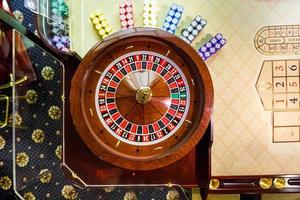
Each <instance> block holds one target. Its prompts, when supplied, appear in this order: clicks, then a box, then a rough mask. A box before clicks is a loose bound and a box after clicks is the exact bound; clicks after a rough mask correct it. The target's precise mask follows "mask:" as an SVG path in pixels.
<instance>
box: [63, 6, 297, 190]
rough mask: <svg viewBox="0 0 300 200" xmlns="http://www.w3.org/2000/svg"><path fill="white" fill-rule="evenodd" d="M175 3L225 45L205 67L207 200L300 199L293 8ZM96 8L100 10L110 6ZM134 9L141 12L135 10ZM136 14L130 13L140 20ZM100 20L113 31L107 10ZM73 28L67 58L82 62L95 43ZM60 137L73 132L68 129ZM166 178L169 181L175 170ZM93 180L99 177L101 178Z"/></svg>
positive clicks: (93, 38) (114, 15)
mask: <svg viewBox="0 0 300 200" xmlns="http://www.w3.org/2000/svg"><path fill="white" fill-rule="evenodd" d="M167 2H169V1H166V2H164V3H162V7H164V6H165V7H166V4H165V3H167ZM98 3H99V2H98ZM177 3H181V4H183V5H185V11H186V12H188V13H190V14H191V15H192V14H195V15H196V14H198V13H201V15H203V16H205V17H206V18H207V19H208V22H209V23H211V26H209V25H208V26H207V27H206V28H205V30H204V32H203V34H204V35H205V34H206V33H215V32H219V31H221V32H222V33H223V34H224V35H225V36H227V38H228V44H227V46H226V47H225V48H224V50H223V51H222V52H220V53H218V54H217V55H216V56H214V57H213V58H211V59H209V60H208V61H206V65H207V67H208V69H209V72H210V74H211V76H212V80H213V84H214V89H215V103H214V113H213V123H212V124H211V125H213V140H214V143H213V146H212V150H211V151H210V150H209V151H208V152H209V153H210V154H209V156H208V158H209V159H208V160H211V165H210V166H209V170H208V171H210V170H211V174H210V173H207V175H209V176H210V175H211V185H210V192H212V193H264V192H266V193H268V192H299V182H300V181H299V174H300V172H299V167H298V166H299V162H300V160H299V134H298V132H299V130H298V128H299V122H298V120H297V116H298V112H299V107H298V104H297V102H298V101H297V100H296V99H297V98H298V96H297V95H298V93H299V89H298V88H297V85H298V82H297V81H298V76H299V74H297V72H298V63H299V62H298V56H299V51H298V49H299V45H298V44H299V42H298V41H299V25H298V24H299V21H298V19H299V16H298V14H297V11H296V10H295V8H297V6H299V5H298V3H297V2H294V1H285V2H272V3H270V2H265V1H251V2H244V1H238V2H237V1H227V2H226V3H224V2H223V3H222V2H221V1H211V3H208V2H204V1H203V2H201V4H200V3H199V5H198V4H197V5H193V4H189V3H186V2H185V1H177ZM81 4H82V2H81ZM78 5H79V4H78ZM86 5H87V6H86V7H85V8H86V9H85V10H84V11H83V12H82V13H81V15H82V16H83V17H82V19H86V20H87V16H88V14H89V13H90V12H91V11H94V8H93V6H92V5H94V4H86ZM99 5H101V6H102V7H103V8H108V7H109V6H116V5H115V4H113V5H108V4H106V5H104V4H103V5H102V4H99ZM137 8H141V5H140V4H139V3H137ZM72 9H74V11H75V12H73V13H76V10H77V11H78V9H79V8H78V7H77V6H76V5H73V6H72ZM105 10H107V11H105ZM136 10H137V11H136V12H137V13H139V12H141V11H138V9H136ZM215 10H218V12H215ZM71 11H72V10H71ZM290 11H294V12H292V13H293V14H292V15H286V13H287V12H290ZM104 12H106V13H105V14H106V16H107V17H108V16H112V18H113V19H115V20H113V21H112V26H113V27H114V26H115V27H117V25H118V23H119V21H118V20H119V19H117V13H110V12H109V9H104ZM160 14H161V15H163V14H162V13H160ZM76 20H78V18H76V17H73V18H71V24H72V26H73V29H72V28H71V33H70V35H71V38H72V37H73V38H75V40H73V41H78V43H76V42H74V43H73V50H76V51H77V52H78V53H79V54H80V55H82V56H83V55H85V54H86V53H87V52H88V50H89V49H90V48H91V46H93V45H94V44H95V42H96V41H97V40H98V38H97V35H96V34H95V33H94V32H93V30H92V28H91V27H90V24H88V23H84V22H82V23H75V22H76ZM158 26H160V24H159V25H158ZM74 27H75V28H74ZM76 27H77V28H78V27H84V28H82V29H76ZM72 30H75V31H73V32H72ZM76 30H81V32H78V31H76ZM82 36H85V37H82ZM284 41H287V42H284ZM294 66H295V67H294ZM71 71H72V70H71ZM71 73H74V71H73V72H71ZM282 82H283V83H284V84H283V86H282ZM294 82H295V83H294ZM289 83H291V84H289ZM67 87H70V85H67ZM280 87H282V88H280ZM274 88H275V90H273V89H274ZM270 89H271V90H270ZM77 98H79V97H77ZM288 98H290V99H291V100H292V101H290V99H288ZM91 101H92V100H91ZM276 102H277V104H274V103H276ZM67 106H68V105H67ZM96 110H97V109H96ZM89 112H90V111H89V110H88V111H86V113H89ZM92 113H93V114H95V113H97V111H96V112H92ZM286 119H292V120H291V121H289V120H286ZM66 120H72V118H71V113H66ZM91 123H93V122H92V120H91ZM67 129H68V130H72V131H75V127H73V128H72V127H68V128H67ZM76 137H77V138H76ZM74 138H76V140H77V139H78V140H79V139H80V138H79V137H78V136H77V135H70V136H67V135H66V139H68V140H69V139H70V140H71V139H74ZM208 138H209V139H208V140H207V141H209V142H211V139H212V137H211V136H209V137H208ZM113 139H115V138H113ZM119 139H121V138H119ZM74 140H75V139H74ZM114 142H115V144H117V142H116V141H114ZM209 142H208V143H209ZM120 143H121V142H120ZM123 143H125V142H122V144H123ZM125 144H126V143H125ZM80 145H82V144H79V143H76V144H75V145H69V147H70V152H72V153H74V154H76V155H79V154H78V153H80V152H79V151H77V150H76V149H77V147H78V146H80ZM82 146H83V147H82V148H85V151H86V152H88V151H89V148H88V147H86V146H85V145H82ZM208 146H209V145H208ZM67 148H68V146H67ZM199 148H200V147H199ZM200 152H201V151H200ZM90 153H91V152H90ZM192 154H193V152H192ZM93 159H95V160H96V159H98V158H97V157H94V158H91V159H88V158H87V160H84V161H82V162H86V161H92V160H93ZM74 162H75V161H74ZM120 165H121V164H120ZM125 165H126V167H127V168H131V169H132V168H134V166H129V165H130V164H124V166H125ZM124 166H123V167H124ZM109 167H110V165H107V168H109ZM91 168H92V167H91ZM199 168H201V167H199ZM88 169H90V168H88ZM94 169H95V168H94ZM81 170H82V171H84V170H85V169H84V168H81ZM168 171H169V172H170V173H174V171H176V170H174V171H172V170H168ZM127 172H128V173H127V175H128V176H132V175H133V173H131V170H128V171H127ZM138 173H139V172H138ZM97 174H98V176H103V177H104V176H106V173H103V172H102V171H101V170H100V171H98V172H97ZM134 174H137V173H136V172H135V173H134ZM124 177H126V176H124ZM133 177H134V176H133ZM110 178H111V177H109V178H108V179H110ZM93 179H96V178H95V175H93V176H92V175H91V176H90V177H89V180H93Z"/></svg>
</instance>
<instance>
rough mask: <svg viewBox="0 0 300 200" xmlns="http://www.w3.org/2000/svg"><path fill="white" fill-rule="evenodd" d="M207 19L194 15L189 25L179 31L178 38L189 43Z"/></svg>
mask: <svg viewBox="0 0 300 200" xmlns="http://www.w3.org/2000/svg"><path fill="white" fill-rule="evenodd" d="M206 24H207V21H206V20H205V19H203V18H202V17H201V16H199V15H198V16H196V17H195V18H194V19H193V21H192V22H191V23H190V25H189V26H188V27H187V28H184V29H183V30H182V31H181V36H180V38H181V39H183V40H184V41H186V42H187V43H189V44H191V43H192V42H193V40H194V39H195V38H196V37H197V36H198V35H199V33H200V32H201V31H202V30H203V28H204V27H205V25H206Z"/></svg>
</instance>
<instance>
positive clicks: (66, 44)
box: [52, 35, 70, 52]
mask: <svg viewBox="0 0 300 200" xmlns="http://www.w3.org/2000/svg"><path fill="white" fill-rule="evenodd" d="M52 42H53V43H54V44H55V47H56V48H57V49H60V50H62V51H66V52H68V51H69V48H70V40H69V38H68V37H67V36H59V35H54V36H53V38H52Z"/></svg>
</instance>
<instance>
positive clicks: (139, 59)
mask: <svg viewBox="0 0 300 200" xmlns="http://www.w3.org/2000/svg"><path fill="white" fill-rule="evenodd" d="M212 102H213V87H212V82H211V79H210V75H209V72H208V70H207V68H206V66H205V64H204V62H203V61H202V60H201V59H200V57H199V56H198V55H197V53H196V51H195V50H194V49H193V48H191V47H190V46H189V45H188V44H186V43H185V42H184V41H182V40H181V39H179V38H177V37H176V36H174V35H172V34H170V33H167V32H165V31H162V30H158V29H154V28H135V29H129V30H126V31H121V32H118V33H116V34H113V35H111V36H109V37H107V38H105V39H104V41H102V42H101V43H99V44H98V45H96V46H95V47H94V48H92V49H91V50H90V52H89V53H88V54H87V55H86V56H85V57H84V58H83V60H82V62H81V64H80V65H79V67H78V69H77V71H76V72H75V74H74V76H73V78H72V83H71V91H70V110H71V114H72V117H73V123H74V125H75V127H76V130H77V131H78V133H79V135H80V136H81V138H82V140H83V141H84V143H85V144H86V145H87V146H88V148H89V149H90V150H91V151H92V152H93V153H94V154H95V155H96V156H98V157H99V158H100V160H104V161H106V162H108V163H111V164H113V165H114V166H118V167H121V168H125V169H129V170H153V169H158V168H162V167H165V166H168V165H170V164H172V163H174V162H176V161H178V160H179V159H181V158H182V157H184V156H185V155H186V154H187V153H189V152H190V151H191V150H192V149H193V148H195V146H196V144H197V143H198V142H199V141H200V139H201V138H202V136H203V135H204V133H205V130H206V128H207V126H208V124H209V122H210V115H211V110H212Z"/></svg>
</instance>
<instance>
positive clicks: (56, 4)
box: [51, 0, 69, 18]
mask: <svg viewBox="0 0 300 200" xmlns="http://www.w3.org/2000/svg"><path fill="white" fill-rule="evenodd" d="M51 12H52V14H54V15H56V16H61V17H62V18H66V17H69V8H68V6H67V4H66V3H65V0H52V1H51Z"/></svg>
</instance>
